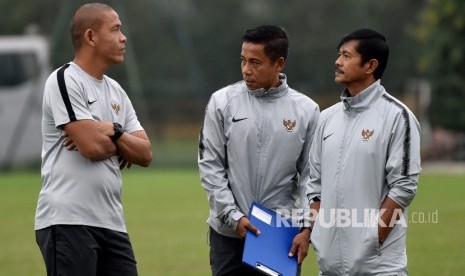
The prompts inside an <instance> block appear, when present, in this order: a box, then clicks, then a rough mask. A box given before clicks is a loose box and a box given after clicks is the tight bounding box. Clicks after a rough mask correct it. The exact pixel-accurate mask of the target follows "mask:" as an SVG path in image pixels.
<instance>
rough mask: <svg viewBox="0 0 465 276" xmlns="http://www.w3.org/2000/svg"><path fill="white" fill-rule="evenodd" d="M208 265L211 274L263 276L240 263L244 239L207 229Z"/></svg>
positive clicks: (214, 275)
mask: <svg viewBox="0 0 465 276" xmlns="http://www.w3.org/2000/svg"><path fill="white" fill-rule="evenodd" d="M209 233H210V235H209V243H210V267H211V270H212V275H213V276H255V275H256V276H263V275H264V274H262V273H261V272H259V271H256V270H255V269H253V268H251V267H249V266H247V265H244V264H242V252H243V251H244V240H241V239H236V238H230V237H226V236H223V235H221V234H218V233H217V232H216V231H215V230H213V229H212V228H211V227H210V229H209Z"/></svg>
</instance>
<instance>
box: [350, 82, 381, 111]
mask: <svg viewBox="0 0 465 276" xmlns="http://www.w3.org/2000/svg"><path fill="white" fill-rule="evenodd" d="M383 91H384V89H383V86H381V80H377V81H375V82H374V83H372V84H371V85H370V86H368V87H367V88H365V89H364V90H362V91H361V92H360V93H359V94H357V95H356V96H354V97H352V96H350V94H349V91H348V90H347V89H344V91H343V92H342V95H341V101H342V103H343V104H344V110H356V111H363V110H365V109H367V108H369V107H370V105H371V104H372V103H373V102H375V101H376V100H377V99H378V98H379V97H380V96H381V95H382V94H383Z"/></svg>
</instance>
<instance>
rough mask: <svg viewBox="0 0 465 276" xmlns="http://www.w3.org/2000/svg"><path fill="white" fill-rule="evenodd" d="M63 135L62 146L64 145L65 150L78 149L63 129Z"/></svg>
mask: <svg viewBox="0 0 465 276" xmlns="http://www.w3.org/2000/svg"><path fill="white" fill-rule="evenodd" d="M62 136H63V137H66V138H65V141H63V144H62V145H63V147H65V148H66V149H67V150H78V148H77V147H76V144H74V142H73V140H72V139H71V138H70V137H69V136H68V134H66V132H64V131H63V135H62Z"/></svg>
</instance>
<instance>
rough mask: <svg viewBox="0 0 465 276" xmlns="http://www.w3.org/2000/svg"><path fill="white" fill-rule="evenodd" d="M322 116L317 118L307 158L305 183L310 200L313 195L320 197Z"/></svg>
mask: <svg viewBox="0 0 465 276" xmlns="http://www.w3.org/2000/svg"><path fill="white" fill-rule="evenodd" d="M322 135H323V126H322V117H321V116H320V117H319V119H318V125H317V127H316V130H315V135H314V136H313V142H312V146H311V148H310V156H309V159H308V164H307V166H308V168H309V178H308V181H307V183H306V188H307V199H308V200H309V201H310V200H312V199H314V198H315V197H319V198H320V199H321V141H323V137H322Z"/></svg>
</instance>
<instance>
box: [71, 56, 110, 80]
mask: <svg viewBox="0 0 465 276" xmlns="http://www.w3.org/2000/svg"><path fill="white" fill-rule="evenodd" d="M73 62H74V63H76V64H77V65H78V66H79V67H80V68H81V69H82V70H83V71H84V72H86V73H87V74H89V75H90V76H92V77H94V78H96V79H98V80H101V79H103V74H105V72H106V70H107V69H108V66H105V65H103V64H102V63H101V62H100V61H99V60H98V59H91V58H84V57H80V56H79V55H76V56H75V57H74V60H73Z"/></svg>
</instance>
